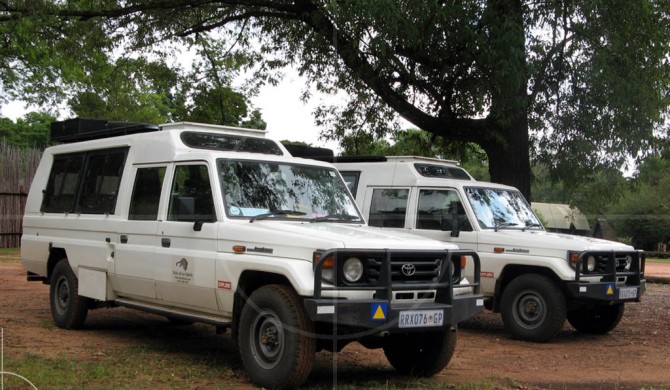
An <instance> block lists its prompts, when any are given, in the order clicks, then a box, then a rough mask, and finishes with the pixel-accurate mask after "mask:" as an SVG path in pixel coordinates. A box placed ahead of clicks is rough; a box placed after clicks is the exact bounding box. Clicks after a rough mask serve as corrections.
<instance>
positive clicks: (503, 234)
mask: <svg viewBox="0 0 670 390" xmlns="http://www.w3.org/2000/svg"><path fill="white" fill-rule="evenodd" d="M478 241H479V242H478V244H479V245H478V246H479V250H482V251H485V252H488V251H490V250H491V247H497V248H505V252H510V253H514V252H516V253H522V254H527V255H531V256H532V255H537V256H540V255H541V256H557V257H562V258H564V257H565V256H566V255H567V252H568V251H576V252H581V251H585V250H599V251H612V250H614V251H630V250H634V248H633V247H631V246H630V245H625V244H622V243H619V242H615V241H607V240H601V239H598V238H592V237H584V236H574V235H569V234H560V233H548V232H545V231H537V230H526V231H522V230H516V229H501V230H498V231H497V232H496V231H493V230H485V231H482V232H480V233H479V240H478Z"/></svg>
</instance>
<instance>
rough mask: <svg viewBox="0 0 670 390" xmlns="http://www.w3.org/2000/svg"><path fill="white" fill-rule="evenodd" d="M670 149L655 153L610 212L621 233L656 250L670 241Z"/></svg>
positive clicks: (619, 233) (609, 215) (614, 224)
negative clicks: (659, 244)
mask: <svg viewBox="0 0 670 390" xmlns="http://www.w3.org/2000/svg"><path fill="white" fill-rule="evenodd" d="M669 194H670V152H668V151H666V152H665V153H664V154H662V155H659V156H653V157H650V158H648V159H647V160H645V162H644V163H643V164H641V165H640V167H639V171H638V173H637V175H636V177H635V179H634V180H633V182H632V183H631V184H630V185H629V187H628V188H627V190H626V191H625V192H624V195H623V197H622V198H621V200H620V202H619V203H618V204H617V205H616V206H615V207H613V208H612V210H611V212H610V213H608V214H607V217H608V219H609V220H610V221H611V222H612V224H613V226H614V228H615V229H616V231H617V234H618V235H620V236H622V237H630V239H631V242H632V243H633V244H634V245H635V247H637V248H640V249H647V250H656V246H657V244H658V243H661V242H666V243H667V242H669V241H670V202H669V201H668V200H669V196H670V195H669Z"/></svg>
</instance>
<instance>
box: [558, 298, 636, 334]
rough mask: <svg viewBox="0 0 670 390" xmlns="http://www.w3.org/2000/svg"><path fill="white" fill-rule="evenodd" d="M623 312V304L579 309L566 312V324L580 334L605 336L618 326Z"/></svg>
mask: <svg viewBox="0 0 670 390" xmlns="http://www.w3.org/2000/svg"><path fill="white" fill-rule="evenodd" d="M623 312H624V304H623V303H619V304H616V305H611V306H610V305H596V306H593V307H580V308H579V309H575V310H570V311H569V312H568V322H570V325H572V326H573V327H574V328H575V329H577V330H578V331H580V332H582V333H587V334H606V333H608V332H609V331H611V330H612V329H614V328H616V327H617V325H619V322H620V321H621V317H623Z"/></svg>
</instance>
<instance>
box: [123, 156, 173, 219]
mask: <svg viewBox="0 0 670 390" xmlns="http://www.w3.org/2000/svg"><path fill="white" fill-rule="evenodd" d="M164 177H165V167H151V168H139V169H138V170H137V175H135V185H134V186H133V195H132V197H131V199H130V211H129V212H128V219H132V220H136V221H155V220H157V219H158V203H159V202H160V198H161V188H162V187H163V178H164Z"/></svg>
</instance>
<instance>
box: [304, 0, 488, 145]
mask: <svg viewBox="0 0 670 390" xmlns="http://www.w3.org/2000/svg"><path fill="white" fill-rule="evenodd" d="M296 7H298V10H297V12H298V18H299V19H300V20H301V21H303V22H304V23H305V24H307V25H308V26H309V27H310V28H311V29H312V30H313V31H314V32H315V33H317V34H319V35H320V36H321V37H322V38H324V39H325V40H326V41H327V42H330V45H331V47H332V48H333V49H334V50H335V52H336V53H337V54H338V55H339V57H340V58H341V59H342V61H343V62H344V63H345V64H346V65H347V67H348V68H349V69H350V70H351V71H352V72H353V73H354V74H356V77H357V78H358V79H360V80H362V81H363V82H364V83H365V84H366V85H367V86H368V87H369V88H370V89H372V90H373V91H374V92H375V93H376V94H377V95H379V96H380V97H381V98H382V100H383V101H384V102H385V103H386V104H388V106H389V107H391V108H392V109H394V110H395V111H396V112H398V114H399V115H400V116H402V117H403V118H405V119H407V120H408V121H410V122H412V123H413V124H415V125H416V126H418V127H419V128H421V129H423V130H427V131H429V132H431V133H435V134H439V135H441V136H445V137H449V138H451V139H456V140H459V141H474V140H476V139H480V138H483V136H484V134H483V132H484V131H485V129H486V123H485V122H486V121H485V120H484V119H466V118H454V117H453V116H447V117H444V118H435V117H433V116H431V115H429V114H427V113H425V112H423V111H422V110H420V109H419V108H417V107H416V106H414V105H413V104H411V103H409V102H408V101H407V99H406V98H405V97H404V96H403V95H402V94H400V93H398V92H397V91H395V90H394V89H393V88H391V86H390V85H391V83H390V81H391V80H388V79H385V78H383V77H382V76H380V75H379V73H378V72H376V71H375V69H374V68H373V67H372V66H371V65H370V64H369V63H368V62H367V61H365V60H364V59H363V58H361V57H360V56H359V51H358V45H357V44H356V43H355V42H353V41H352V40H350V39H349V38H347V37H345V36H344V34H343V33H342V31H340V30H339V29H338V28H337V27H336V26H335V25H334V24H333V22H332V21H331V20H330V18H329V17H328V15H326V14H325V12H324V11H323V9H322V8H320V7H319V6H317V5H315V4H314V3H313V2H312V1H311V0H297V1H296ZM473 132H475V133H477V132H478V133H481V134H473Z"/></svg>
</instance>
